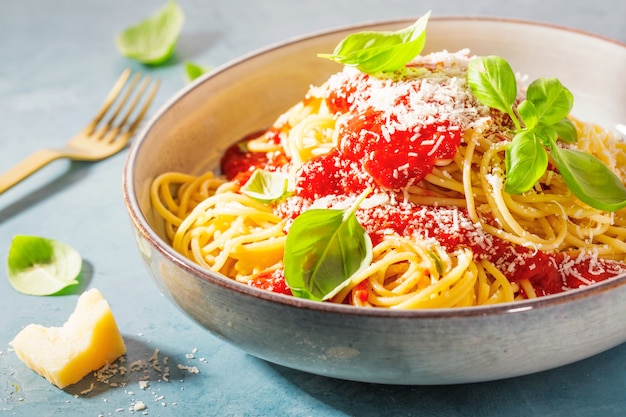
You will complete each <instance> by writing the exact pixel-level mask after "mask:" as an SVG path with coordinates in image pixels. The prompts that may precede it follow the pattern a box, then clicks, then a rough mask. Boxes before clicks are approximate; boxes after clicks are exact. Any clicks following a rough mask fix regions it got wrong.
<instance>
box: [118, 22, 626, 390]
mask: <svg viewBox="0 0 626 417" xmlns="http://www.w3.org/2000/svg"><path fill="white" fill-rule="evenodd" d="M411 23H412V20H397V21H385V22H377V23H370V24H365V25H361V26H355V27H346V28H340V29H336V30H331V31H327V32H323V33H317V34H313V35H310V36H306V37H302V38H298V39H294V40H290V41H287V42H285V43H281V44H279V45H274V46H270V47H268V48H266V49H264V50H262V51H259V52H255V53H252V54H250V55H247V56H244V57H242V58H240V59H237V60H235V61H234V62H231V63H229V64H227V65H225V66H223V67H221V68H218V69H216V70H214V71H212V72H211V73H210V74H206V75H204V76H203V77H201V78H199V79H198V80H196V81H195V82H194V83H192V84H190V85H189V86H188V87H186V88H184V89H183V90H182V91H180V92H179V93H177V94H176V95H175V96H174V97H172V98H171V99H170V100H169V101H168V102H167V103H166V104H165V105H164V106H163V107H162V108H161V109H160V110H159V111H158V112H157V113H156V115H155V116H154V117H153V118H152V119H151V120H150V122H149V123H148V124H147V125H146V126H145V127H144V128H143V130H142V131H141V132H140V134H139V135H138V138H137V139H136V140H135V141H134V143H133V144H132V146H131V149H130V151H129V154H128V157H127V161H126V165H125V168H124V173H123V191H124V198H125V203H126V206H127V210H128V213H129V216H130V219H131V222H132V225H133V228H134V230H135V237H136V244H137V247H138V251H139V253H140V256H141V258H142V260H143V261H144V262H145V264H146V266H147V269H148V270H149V272H150V274H151V276H152V278H153V280H154V282H155V283H156V285H157V286H158V287H159V289H160V290H161V291H162V292H163V294H164V295H165V296H166V297H167V298H168V299H169V300H170V301H171V302H173V303H174V304H175V305H176V306H178V307H179V308H180V309H181V310H182V311H183V312H184V313H185V314H186V315H188V316H189V317H190V318H191V319H193V320H194V321H196V322H197V323H199V324H200V325H201V326H203V327H204V328H206V329H207V330H208V331H210V332H211V333H212V334H214V335H216V336H217V337H219V338H222V339H223V340H225V341H226V342H228V343H230V344H232V345H234V346H236V347H238V348H240V349H242V350H243V351H245V352H248V353H249V354H251V355H254V356H256V357H258V358H261V359H264V360H267V361H269V362H272V363H276V364H279V365H283V366H286V367H289V368H293V369H298V370H301V371H305V372H309V373H314V374H318V375H324V376H328V377H334V378H341V379H346V380H353V381H364V382H370V383H383V384H423V385H430V384H456V383H468V382H479V381H488V380H496V379H502V378H508V377H514V376H519V375H524V374H529V373H534V372H539V371H543V370H547V369H551V368H555V367H558V366H562V365H565V364H568V363H572V362H575V361H578V360H581V359H584V358H587V357H589V356H592V355H595V354H597V353H599V352H602V351H605V350H607V349H610V348H612V347H614V346H617V345H619V344H621V343H623V342H624V341H626V320H624V319H623V318H624V317H626V276H618V277H616V278H612V279H610V280H607V281H603V282H601V283H597V284H593V285H590V286H587V287H585V288H580V289H575V290H571V291H567V292H563V293H559V294H554V295H549V296H545V297H540V298H537V299H532V300H523V301H517V302H510V303H503V304H497V305H492V306H478V307H464V308H445V309H431V310H425V309H417V310H404V311H398V310H389V309H374V308H359V307H353V306H348V305H340V304H331V303H326V302H316V301H311V300H307V299H301V298H296V297H290V296H286V295H282V294H276V293H272V292H269V291H264V290H261V289H258V288H253V287H250V286H247V285H244V284H241V283H238V282H236V281H234V280H232V279H229V278H226V277H224V276H221V275H220V274H216V273H213V272H210V271H209V270H207V269H205V268H203V267H201V266H199V265H197V264H195V263H193V262H192V261H190V260H188V259H187V258H186V257H184V256H182V255H180V254H179V253H177V252H176V251H175V250H173V249H172V247H171V245H170V243H169V242H168V240H167V238H166V235H165V231H164V225H163V221H162V220H159V216H157V215H155V211H154V207H152V204H151V199H150V187H151V183H152V181H153V180H154V178H155V177H157V176H158V175H160V174H162V173H164V172H169V171H178V172H183V173H189V174H194V175H198V174H200V173H202V172H204V171H205V170H207V169H218V168H217V167H219V161H220V158H221V156H222V154H223V153H224V152H225V151H226V149H227V148H228V147H229V146H230V145H231V144H232V143H234V142H235V141H237V140H238V139H240V138H242V137H244V136H246V135H248V134H250V133H252V132H257V131H260V130H263V129H266V128H267V127H268V126H270V125H271V124H272V122H273V121H274V120H275V119H276V118H277V117H278V116H279V115H280V114H281V113H283V112H284V111H285V110H286V109H287V108H289V107H290V106H292V105H293V104H294V103H296V102H298V101H299V100H300V99H301V98H302V97H303V95H304V94H305V93H306V91H307V89H308V88H309V86H310V85H319V84H321V83H323V82H324V81H325V80H326V79H327V78H328V76H329V75H330V74H332V73H334V72H337V71H338V66H337V64H336V63H333V62H331V61H329V60H323V59H320V58H318V57H317V54H318V53H320V52H329V51H332V50H333V48H334V47H335V45H336V44H337V43H338V42H339V41H340V40H341V39H342V38H344V37H345V36H346V35H348V34H350V33H354V32H357V31H363V30H395V29H399V28H402V27H406V26H407V25H409V24H411ZM463 48H469V49H470V50H471V52H472V53H473V54H477V55H499V56H501V57H504V58H505V59H507V60H508V62H509V63H510V64H511V66H512V67H513V68H514V69H515V70H516V71H519V72H521V73H523V74H527V75H528V76H529V77H531V78H537V77H558V78H559V79H560V80H561V81H562V82H563V84H564V85H567V86H568V87H569V88H570V90H571V91H572V93H573V94H574V96H575V97H576V101H575V106H574V110H573V114H574V115H575V116H577V117H579V118H583V119H585V120H592V121H594V122H596V123H598V124H600V125H602V126H605V127H607V128H610V129H617V130H618V131H619V129H623V126H624V125H623V123H625V122H626V78H624V77H623V74H622V72H623V69H624V68H625V67H626V46H625V45H623V44H620V43H618V42H614V41H611V40H607V39H603V38H600V37H597V36H593V35H590V34H586V33H581V32H578V31H574V30H569V29H566V28H559V27H554V26H548V25H544V24H537V23H531V22H524V21H514V20H503V19H492V18H433V19H431V21H430V23H429V25H428V30H427V43H426V50H425V52H428V51H439V50H443V49H446V50H449V51H454V50H460V49H463ZM600 68H601V70H599V69H600Z"/></svg>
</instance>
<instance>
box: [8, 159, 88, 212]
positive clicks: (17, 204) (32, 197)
mask: <svg viewBox="0 0 626 417" xmlns="http://www.w3.org/2000/svg"><path fill="white" fill-rule="evenodd" d="M53 163H58V161H55V162H53ZM93 164H94V162H80V161H69V166H68V169H67V170H66V171H65V172H63V174H62V175H60V176H58V177H55V178H52V179H50V181H49V182H46V183H45V184H43V185H41V186H39V187H38V188H36V189H34V190H33V191H31V192H29V193H27V194H23V195H22V196H21V197H18V198H17V199H15V200H14V201H12V202H11V203H10V204H9V205H7V206H6V207H3V206H2V205H3V204H2V203H0V223H3V222H5V221H7V220H9V219H10V218H12V217H13V216H15V215H17V214H19V213H21V212H23V211H25V210H27V209H28V208H29V207H31V206H33V205H35V204H37V203H39V202H41V201H43V200H45V199H47V198H49V197H50V196H52V195H54V194H55V193H57V192H59V191H61V190H62V189H64V188H66V187H67V186H68V185H69V184H73V183H76V182H78V181H81V180H83V179H84V178H85V176H86V172H87V171H88V170H89V169H90V167H91V166H92V165H93ZM45 173H46V172H45V168H44V170H42V171H41V172H36V173H34V174H33V175H45ZM25 181H28V178H27V179H26V180H25ZM18 187H20V183H18V184H16V185H15V186H14V187H13V188H12V189H9V190H7V191H6V192H5V193H7V194H9V193H10V192H12V191H13V190H14V189H15V190H16V192H19V191H18V190H17V189H18ZM3 195H4V193H2V194H0V197H2V196H3ZM42 221H45V219H42Z"/></svg>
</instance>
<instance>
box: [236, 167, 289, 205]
mask: <svg viewBox="0 0 626 417" xmlns="http://www.w3.org/2000/svg"><path fill="white" fill-rule="evenodd" d="M288 186H289V176H288V175H287V174H284V173H282V172H268V171H263V170H261V169H257V170H256V171H254V172H253V173H252V175H251V176H250V179H249V180H248V181H247V182H246V183H245V184H244V185H243V186H242V187H241V193H242V194H245V195H247V196H248V197H252V198H254V199H255V200H258V201H261V202H263V203H271V202H274V201H277V200H280V199H282V198H283V197H285V196H286V195H287V194H288V193H287V188H288Z"/></svg>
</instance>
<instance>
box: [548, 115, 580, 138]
mask: <svg viewBox="0 0 626 417" xmlns="http://www.w3.org/2000/svg"><path fill="white" fill-rule="evenodd" d="M551 127H552V129H554V131H555V132H556V134H557V135H558V137H559V138H560V139H561V140H563V141H564V142H567V143H575V142H576V141H577V140H578V131H577V130H576V126H574V123H572V121H571V120H570V119H568V118H564V119H562V120H561V121H559V122H557V123H555V124H553V125H552V126H551Z"/></svg>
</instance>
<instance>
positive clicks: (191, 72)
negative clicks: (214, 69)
mask: <svg viewBox="0 0 626 417" xmlns="http://www.w3.org/2000/svg"><path fill="white" fill-rule="evenodd" d="M210 70H211V69H210V68H207V67H203V66H202V65H198V64H196V63H194V62H191V61H185V77H186V78H187V81H193V80H195V79H196V78H198V77H200V76H202V75H204V74H206V73H207V72H209V71H210Z"/></svg>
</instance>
